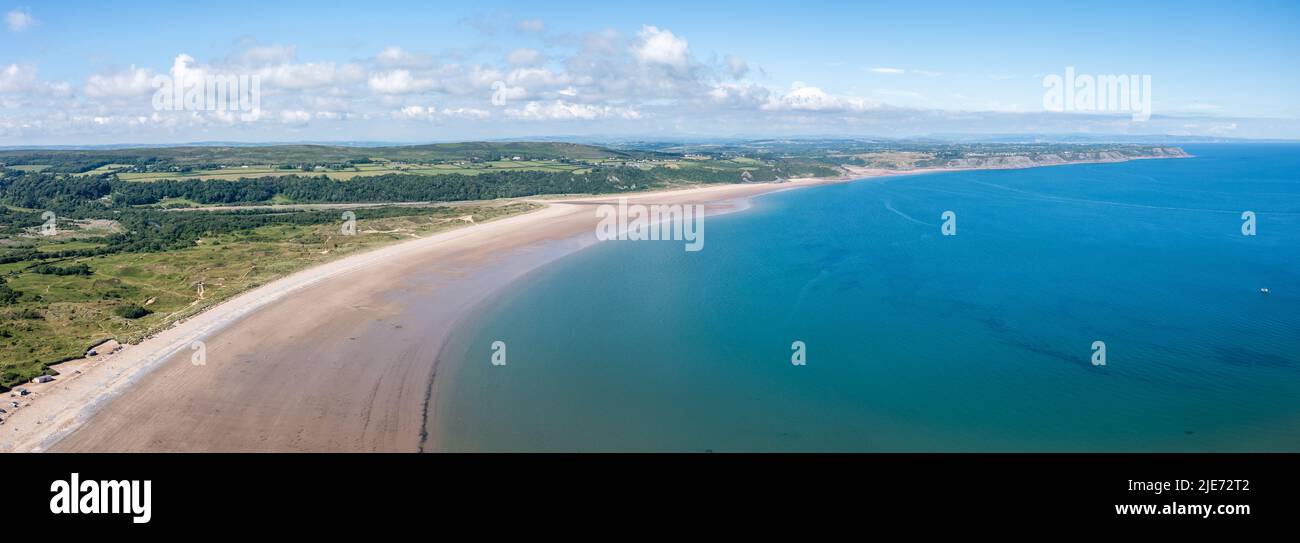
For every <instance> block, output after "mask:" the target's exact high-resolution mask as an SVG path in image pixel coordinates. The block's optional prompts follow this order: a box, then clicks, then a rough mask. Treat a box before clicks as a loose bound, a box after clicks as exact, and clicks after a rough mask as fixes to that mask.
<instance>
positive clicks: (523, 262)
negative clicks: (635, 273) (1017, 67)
mask: <svg viewBox="0 0 1300 543" xmlns="http://www.w3.org/2000/svg"><path fill="white" fill-rule="evenodd" d="M957 169H963V168H957ZM954 170H956V169H953V168H944V169H930V170H911V171H897V170H876V169H865V168H857V169H853V170H851V174H850V175H847V176H845V177H841V178H833V179H800V180H795V181H787V182H782V183H753V184H737V185H711V186H703V187H695V188H687V189H674V190H663V191H655V192H643V193H635V194H625V195H614V196H599V197H580V198H564V197H549V198H546V199H538V200H536V201H539V202H543V203H545V204H546V207H545V208H543V209H541V210H538V211H534V212H531V213H528V214H525V215H519V216H514V217H510V218H505V219H501V220H497V221H493V222H488V223H483V224H478V225H473V226H467V227H464V228H460V229H457V230H452V231H447V232H441V233H438V234H435V235H431V236H428V237H425V238H421V239H415V240H411V241H406V242H402V243H399V244H395V245H390V246H386V247H383V248H380V249H376V250H373V251H369V252H366V253H362V254H358V255H352V256H349V257H345V258H342V259H340V260H336V261H333V262H330V263H327V264H323V265H320V266H317V267H313V268H310V269H307V270H303V271H300V272H297V273H295V274H292V275H290V276H287V277H284V278H282V279H279V280H277V281H274V282H272V283H269V284H266V285H263V286H261V287H258V288H256V289H253V290H251V291H248V292H246V293H244V294H242V295H239V296H237V297H235V298H232V299H231V300H228V301H226V302H224V303H221V304H219V305H217V306H215V307H213V308H211V309H209V310H207V311H205V312H203V313H201V314H199V315H197V316H195V317H193V318H191V319H189V320H187V321H184V322H182V323H179V324H177V325H176V326H173V327H172V328H170V329H167V330H165V331H163V332H161V333H159V334H157V335H156V336H154V337H152V338H149V339H147V340H145V341H143V342H141V343H140V344H138V345H129V346H126V347H125V348H123V349H121V350H119V351H117V352H114V353H112V354H101V356H99V357H97V358H96V359H94V360H81V361H74V362H72V363H69V365H67V369H62V370H61V371H62V372H63V375H61V376H60V377H59V378H58V379H57V380H55V381H54V382H52V383H46V384H43V385H35V386H33V387H32V389H33V392H35V394H33V395H32V396H29V397H27V398H22V399H20V398H7V397H6V398H5V400H6V404H8V402H9V401H10V400H18V401H20V403H23V404H25V405H22V408H21V409H18V410H16V412H13V413H11V414H10V415H9V416H8V418H7V419H6V420H5V423H4V424H3V425H0V452H35V451H46V450H50V451H178V452H185V451H190V452H193V451H217V452H219V451H250V452H251V451H338V452H359V451H393V452H405V451H417V450H420V448H421V443H422V442H423V441H424V440H425V438H426V436H423V435H422V432H423V429H424V420H423V417H424V411H425V410H424V407H425V406H426V405H427V404H428V402H429V398H428V395H429V394H430V390H431V389H432V386H431V384H432V380H433V379H434V377H435V376H436V374H437V370H438V365H439V361H438V354H439V353H440V352H441V347H442V346H443V344H444V343H445V340H446V337H447V334H448V332H449V330H452V329H453V328H454V325H455V324H456V322H457V321H458V319H460V318H462V316H463V315H465V314H467V313H469V312H470V310H471V309H472V308H474V307H475V305H476V304H478V303H480V302H482V301H483V300H485V299H487V298H488V297H489V296H490V295H491V294H492V293H493V292H495V291H497V290H498V289H500V288H501V287H503V286H505V285H508V284H509V283H510V282H512V281H514V280H516V279H518V278H519V277H521V276H523V275H525V274H527V273H528V272H529V271H531V270H534V269H536V268H538V267H540V266H542V265H544V264H546V263H548V262H551V261H554V260H555V259H558V258H560V257H562V256H564V255H567V254H570V253H572V252H574V251H577V250H580V249H581V248H583V247H586V246H589V245H591V244H594V243H598V240H597V239H596V236H595V227H596V224H597V222H598V217H597V214H596V213H595V212H594V206H595V205H597V204H601V203H614V202H617V200H618V198H620V197H626V198H628V201H629V202H630V203H634V204H635V203H640V204H704V205H706V208H707V209H708V210H709V213H719V212H725V211H727V210H734V209H739V208H743V207H744V202H745V201H746V199H748V198H750V197H753V196H756V195H759V194H763V193H769V192H774V191H779V190H789V189H794V188H800V187H809V186H815V185H819V184H825V183H834V182H844V181H848V180H855V179H865V178H877V177H882V176H892V175H913V174H920V173H932V172H940V171H954ZM413 304H418V305H415V306H413ZM196 342H198V343H196ZM200 344H201V345H200ZM200 351H201V352H202V355H203V359H202V360H201V362H202V363H201V364H196V363H195V359H194V357H195V355H196V354H197V353H199V352H200ZM74 368H75V371H68V370H69V369H74Z"/></svg>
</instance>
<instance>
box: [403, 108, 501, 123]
mask: <svg viewBox="0 0 1300 543" xmlns="http://www.w3.org/2000/svg"><path fill="white" fill-rule="evenodd" d="M393 116H394V117H396V118H398V119H410V120H419V121H437V120H442V119H448V118H457V119H471V120H482V119H487V118H489V117H491V116H492V113H491V112H488V111H485V110H482V109H477V108H469V107H457V108H442V109H438V107H437V106H427V107H426V106H404V107H402V109H399V110H397V111H396V112H395V113H394V114H393Z"/></svg>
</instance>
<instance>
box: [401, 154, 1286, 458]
mask: <svg viewBox="0 0 1300 543" xmlns="http://www.w3.org/2000/svg"><path fill="white" fill-rule="evenodd" d="M1183 148H1184V149H1185V150H1186V151H1187V152H1189V153H1191V154H1192V155H1194V156H1193V157H1192V158H1183V159H1152V160H1134V161H1130V162H1124V163H1108V164H1076V165H1063V166H1051V167H1041V168H1033V169H1021V170H982V171H962V172H945V173H927V174H917V175H902V176H894V177H886V178H873V179H865V180H861V181H855V182H851V183H844V184H835V185H824V186H817V187H811V188H805V189H799V190H789V191H783V192H776V193H770V194H766V195H763V196H759V197H756V198H754V199H753V200H752V202H751V206H750V207H749V208H748V209H746V210H744V211H742V212H737V213H730V214H725V215H717V216H709V217H707V218H706V219H705V222H704V227H705V228H704V230H705V244H704V246H703V249H702V250H700V251H696V252H690V251H685V250H684V249H683V243H682V242H680V241H607V242H603V243H598V244H594V245H593V246H591V247H590V248H587V249H583V250H581V251H578V252H576V253H573V254H571V255H569V256H566V257H563V258H561V259H559V260H557V261H555V262H553V263H551V264H548V265H546V266H544V267H541V268H539V269H537V270H535V271H533V272H531V273H529V274H527V275H526V276H524V277H523V278H521V279H519V280H517V281H515V282H513V283H511V284H510V285H509V286H507V287H505V288H504V289H502V290H501V291H499V293H497V294H496V295H495V296H493V297H492V298H491V299H490V300H489V301H487V302H485V303H483V304H482V305H481V306H480V307H478V308H477V309H476V310H475V311H474V312H473V314H472V315H469V316H467V317H466V318H465V319H463V320H462V322H461V324H460V325H459V327H458V329H457V330H455V332H454V333H453V334H452V339H451V340H450V341H449V342H448V343H447V345H445V346H444V348H443V351H442V354H441V355H440V359H439V369H438V375H437V378H436V379H435V380H434V383H433V387H434V390H433V391H432V392H433V394H432V396H431V397H432V400H431V404H430V406H429V408H428V410H427V411H428V413H427V424H426V426H427V428H426V429H427V431H428V434H429V436H430V438H429V445H430V446H429V447H428V449H429V450H438V451H683V452H706V451H715V452H737V451H755V452H757V451H864V452H876V451H882V452H883V451H944V452H946V451H955V452H976V451H1013V452H1014V451H1026V452H1028V451H1089V452H1091V451H1256V452H1258V451H1292V452H1294V451H1300V145H1288V144H1212V145H1211V144H1204V145H1187V146H1183Z"/></svg>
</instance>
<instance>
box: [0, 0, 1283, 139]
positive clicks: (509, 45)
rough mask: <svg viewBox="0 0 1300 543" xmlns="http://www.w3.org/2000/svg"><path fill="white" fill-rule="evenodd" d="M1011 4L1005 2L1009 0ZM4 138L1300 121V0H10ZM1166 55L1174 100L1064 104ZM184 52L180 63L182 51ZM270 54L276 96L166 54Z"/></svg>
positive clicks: (247, 60)
mask: <svg viewBox="0 0 1300 543" xmlns="http://www.w3.org/2000/svg"><path fill="white" fill-rule="evenodd" d="M989 4H994V5H989ZM0 12H3V13H4V14H5V19H4V23H5V24H4V26H3V27H2V28H0V144H3V145H24V144H67V143H121V142H134V143H155V142H172V141H211V140H242V141H299V140H313V141H330V140H383V141H441V140H458V139H476V138H501V137H530V136H532V137H536V136H546V135H578V136H583V135H586V136H592V137H601V136H653V137H673V136H690V137H696V136H745V135H754V136H774V135H777V136H779V135H853V136H868V135H870V136H912V135H925V134H934V133H1009V132H1036V133H1037V132H1049V133H1065V132H1089V133H1119V134H1190V135H1214V136H1229V137H1285V138H1297V137H1300V121H1298V120H1297V119H1298V118H1300V101H1298V100H1296V98H1295V96H1296V91H1295V89H1296V87H1297V83H1300V75H1297V70H1296V68H1297V61H1296V59H1297V58H1300V37H1297V35H1300V32H1298V31H1300V3H1297V2H1293V1H1291V2H1287V1H1278V2H1233V3H1226V2H1214V3H1210V2H1205V3H1199V2H1142V3H1137V2H1088V3H1083V4H1074V3H1051V2H998V3H980V2H909V3H902V2H808V1H806V2H798V3H790V2H779V3H778V2H771V3H763V2H751V3H745V4H736V3H733V2H725V3H724V2H702V1H695V2H673V1H669V2H656V3H653V4H651V3H623V2H472V3H471V2H460V3H449V2H437V3H431V2H384V1H369V2H364V3H351V4H345V3H334V2H275V3H260V2H241V1H226V2H221V3H218V4H203V5H196V7H190V6H186V5H184V4H158V3H156V2H111V3H110V2H58V1H47V2H41V3H34V2H30V1H20V2H10V1H6V0H0ZM1067 67H1073V68H1074V69H1075V70H1076V71H1077V72H1078V73H1080V74H1090V75H1092V74H1095V75H1102V74H1124V75H1129V74H1133V75H1149V76H1150V78H1151V81H1152V84H1151V88H1150V98H1151V113H1152V117H1151V118H1150V119H1149V120H1141V121H1136V120H1134V119H1133V118H1131V117H1130V115H1129V114H1128V112H1126V111H1114V110H1101V111H1074V112H1064V113H1058V112H1050V111H1045V110H1044V103H1043V99H1044V92H1045V91H1044V84H1043V82H1044V77H1045V76H1049V75H1052V74H1060V75H1063V74H1064V73H1065V70H1066V68H1067ZM178 70H179V71H178ZM214 75H218V76H219V75H229V76H239V75H248V76H257V77H258V78H259V80H260V83H261V87H260V91H261V96H260V104H259V105H260V107H259V110H258V114H257V115H255V116H251V117H250V116H245V117H246V118H238V116H231V115H221V114H219V113H220V112H218V113H213V112H210V111H207V112H195V111H183V110H182V111H174V110H161V111H160V110H159V108H158V107H157V106H156V104H155V103H154V102H153V101H152V98H153V97H154V94H155V92H156V90H157V87H156V86H155V85H153V83H154V82H155V80H156V78H157V77H158V76H168V77H171V78H173V80H181V79H185V78H186V77H209V76H214Z"/></svg>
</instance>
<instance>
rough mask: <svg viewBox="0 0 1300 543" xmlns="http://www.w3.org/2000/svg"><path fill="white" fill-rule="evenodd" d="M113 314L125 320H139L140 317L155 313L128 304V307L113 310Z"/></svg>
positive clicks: (118, 307) (123, 306)
mask: <svg viewBox="0 0 1300 543" xmlns="http://www.w3.org/2000/svg"><path fill="white" fill-rule="evenodd" d="M113 313H114V314H116V315H117V316H119V317H122V318H124V319H138V318H140V317H143V316H145V315H148V314H150V313H153V311H149V310H148V309H145V308H143V307H140V306H138V305H136V304H127V305H119V306H117V308H115V309H113Z"/></svg>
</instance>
